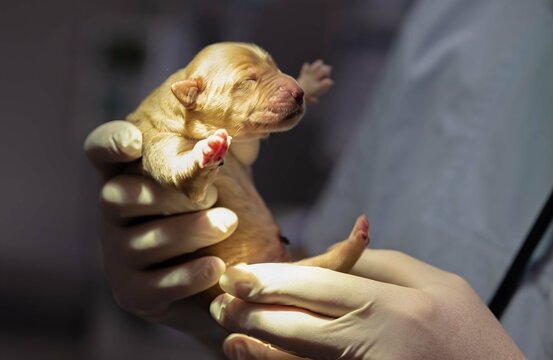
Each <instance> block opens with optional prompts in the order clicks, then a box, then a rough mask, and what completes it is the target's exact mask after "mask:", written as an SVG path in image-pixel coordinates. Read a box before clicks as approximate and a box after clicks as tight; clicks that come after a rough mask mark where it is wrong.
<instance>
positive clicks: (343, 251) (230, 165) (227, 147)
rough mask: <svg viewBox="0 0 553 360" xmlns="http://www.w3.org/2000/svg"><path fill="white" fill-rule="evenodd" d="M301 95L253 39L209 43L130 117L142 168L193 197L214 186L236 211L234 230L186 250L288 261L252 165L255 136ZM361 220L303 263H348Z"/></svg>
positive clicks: (288, 124)
mask: <svg viewBox="0 0 553 360" xmlns="http://www.w3.org/2000/svg"><path fill="white" fill-rule="evenodd" d="M303 99H304V92H303V90H302V89H301V87H300V86H299V84H298V83H297V81H296V80H295V79H293V78H292V77H290V76H289V75H286V74H284V73H282V72H281V71H280V70H279V69H278V67H277V65H276V64H275V62H274V61H273V59H272V58H271V56H270V55H269V54H268V53H267V52H265V51H264V50H262V49H261V48H259V47H258V46H256V45H253V44H244V43H217V44H213V45H210V46H208V47H206V48H204V49H203V50H201V51H200V52H199V53H198V54H197V55H196V56H195V57H194V59H193V60H192V61H191V62H190V63H189V64H188V66H187V67H185V68H184V69H181V70H179V71H177V72H176V73H175V74H173V75H172V76H170V77H169V78H168V79H167V80H166V81H165V82H164V83H163V84H161V86H160V87H159V88H157V89H156V90H155V91H154V92H153V93H152V94H151V95H150V96H148V97H147V98H146V99H145V100H144V101H143V102H142V104H141V105H140V106H139V107H138V109H137V110H136V111H135V112H133V113H132V114H130V115H129V116H128V118H127V119H128V120H129V121H131V122H132V123H134V124H135V125H137V126H138V128H139V129H140V130H141V131H142V134H143V157H142V161H141V164H140V166H141V171H142V172H143V173H144V174H146V175H148V176H151V177H152V178H154V179H155V180H157V181H158V182H159V183H161V184H163V185H164V186H167V187H171V188H174V189H177V190H179V191H182V192H184V193H185V194H186V195H187V196H188V197H189V198H190V199H192V200H195V201H199V200H201V199H203V198H204V197H205V195H206V191H207V188H208V187H209V185H211V184H214V185H215V187H216V188H217V190H218V200H217V203H216V206H222V207H226V208H229V209H231V210H233V211H234V212H235V213H236V214H237V215H238V219H239V224H238V228H237V229H236V231H235V233H234V234H233V235H232V236H230V237H229V238H228V239H227V240H225V241H223V242H221V243H219V244H216V245H213V246H210V247H207V248H204V249H201V250H199V251H197V252H196V253H194V254H193V256H194V257H198V256H204V255H216V256H219V257H220V258H222V259H223V260H224V261H225V262H226V263H227V265H233V264H236V263H240V262H247V263H256V262H281V261H287V260H288V254H287V251H286V250H285V248H284V246H283V243H282V242H281V237H280V231H279V227H278V225H277V224H276V222H275V220H274V219H273V217H272V215H271V213H270V211H269V210H268V209H267V206H266V205H265V203H264V201H263V199H262V198H261V197H260V196H259V194H258V192H257V190H256V189H255V186H254V184H253V181H252V177H251V169H250V166H251V165H252V164H253V162H254V161H255V159H256V157H257V152H258V149H259V140H260V139H263V138H265V137H267V136H268V135H269V134H270V133H273V132H279V131H286V130H288V129H290V128H292V127H293V126H294V125H296V124H297V123H298V122H299V121H300V119H301V117H302V116H303V114H304V112H305V104H304V101H303ZM231 140H232V146H231ZM223 163H224V165H223ZM365 223H366V220H364V219H360V220H358V222H357V223H356V225H355V227H354V231H352V234H351V235H350V238H349V239H347V240H346V241H344V242H343V243H341V244H340V245H339V246H337V247H334V248H333V250H331V251H329V253H327V254H325V255H323V256H319V257H316V258H312V259H306V260H304V261H303V263H305V264H310V265H318V266H325V267H330V268H333V269H336V270H340V271H348V270H349V269H350V268H351V267H352V266H353V264H354V263H355V262H356V261H357V259H358V257H359V256H360V254H361V252H362V250H363V249H364V247H365V245H366V239H367V231H368V224H365ZM187 258H188V257H186V256H184V258H180V259H179V261H183V260H186V259H187Z"/></svg>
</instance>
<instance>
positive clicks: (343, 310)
mask: <svg viewBox="0 0 553 360" xmlns="http://www.w3.org/2000/svg"><path fill="white" fill-rule="evenodd" d="M219 286H221V288H222V289H223V290H224V291H225V292H227V293H229V294H232V295H234V296H236V297H238V298H240V299H244V300H246V301H251V302H256V303H265V304H280V305H291V306H296V307H300V308H303V309H307V310H310V311H313V312H316V313H319V314H322V315H326V316H330V317H340V316H342V315H345V314H347V313H349V312H351V311H353V310H356V309H359V308H361V307H363V306H364V305H365V304H366V303H367V302H368V301H377V300H378V297H379V294H383V293H385V292H387V291H389V289H388V288H389V287H395V286H394V285H389V284H384V283H379V282H376V281H373V280H370V279H364V278H361V277H358V276H353V275H350V274H344V273H340V272H336V271H332V270H328V269H323V268H318V267H311V266H300V265H292V264H285V263H272V264H269V263H267V264H252V265H237V266H233V267H230V268H227V271H226V272H225V273H224V274H223V275H222V276H221V278H220V279H219ZM329 289H330V291H329ZM344 294H351V296H344Z"/></svg>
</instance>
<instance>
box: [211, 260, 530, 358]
mask: <svg viewBox="0 0 553 360" xmlns="http://www.w3.org/2000/svg"><path fill="white" fill-rule="evenodd" d="M354 273H355V274H356V275H352V274H343V273H338V272H334V271H330V270H326V269H322V268H316V267H308V266H297V265H290V264H256V265H241V266H237V267H232V268H229V269H227V271H226V272H225V274H224V275H223V276H222V277H221V279H220V281H219V284H220V285H221V287H222V288H223V290H225V291H226V292H227V293H225V294H223V295H220V296H219V297H218V298H216V299H215V300H214V301H213V303H212V305H211V313H212V315H213V317H214V318H215V319H217V321H218V322H219V323H220V324H221V325H223V326H224V327H225V328H227V329H229V330H230V331H233V332H236V334H232V335H230V336H229V337H228V338H227V339H226V340H225V342H224V345H223V350H224V352H225V354H226V355H227V356H228V357H229V358H231V359H238V358H240V359H280V360H286V359H289V360H291V359H300V358H304V357H309V358H313V359H338V358H340V359H342V358H347V359H415V360H416V359H425V360H428V359H452V360H454V359H524V355H523V354H522V353H521V352H520V350H519V349H518V348H517V346H516V345H515V343H514V342H513V340H512V339H511V338H510V337H509V335H508V334H507V333H506V332H505V330H504V329H503V328H502V326H501V324H500V323H499V322H498V321H497V320H496V319H495V317H494V316H493V315H492V313H491V312H490V311H489V310H488V308H487V307H486V305H485V304H484V303H483V302H482V301H481V299H480V298H479V297H478V295H477V294H476V293H475V292H474V290H473V289H472V288H471V287H470V285H469V284H468V283H466V282H465V281H464V280H463V279H462V278H461V277H459V276H456V275H454V274H451V273H448V272H445V271H442V270H440V269H437V268H434V267H432V266H430V265H428V264H426V263H423V262H421V261H419V260H416V259H414V258H412V257H409V256H407V255H405V254H402V253H399V252H396V251H386V250H366V251H365V252H364V254H363V256H362V258H361V260H360V261H359V262H358V263H357V265H356V266H355V268H354ZM268 344H272V345H273V346H270V345H268Z"/></svg>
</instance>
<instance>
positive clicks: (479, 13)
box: [302, 0, 553, 359]
mask: <svg viewBox="0 0 553 360" xmlns="http://www.w3.org/2000/svg"><path fill="white" fill-rule="evenodd" d="M414 6H415V8H413V9H412V11H411V13H410V16H409V18H408V19H407V22H406V23H405V25H404V27H403V29H402V32H401V35H400V37H399V39H398V42H397V44H396V47H395V49H394V52H393V55H392V58H391V61H390V63H389V66H388V67H387V70H386V73H385V76H384V77H383V78H382V83H381V84H380V86H379V87H378V90H377V94H376V95H375V97H373V99H372V100H371V102H370V106H368V108H367V111H366V113H365V114H366V115H365V118H364V119H362V121H361V125H360V127H359V128H358V129H352V132H351V137H350V140H349V143H347V144H344V146H345V149H344V151H343V154H342V156H341V160H340V161H339V164H338V165H337V167H336V168H335V171H334V176H333V177H332V179H331V180H330V182H329V184H328V186H327V187H326V189H325V191H324V193H323V195H322V196H321V198H320V201H318V203H317V204H316V206H315V207H314V208H313V209H312V211H311V212H310V215H309V220H308V222H307V225H306V226H305V227H304V232H303V234H302V239H303V240H302V241H304V244H305V245H309V246H310V250H311V251H312V252H314V253H315V252H321V251H324V249H326V247H327V246H328V245H330V244H331V243H334V242H335V241H338V240H341V239H343V238H344V237H345V235H347V234H348V233H349V231H350V229H351V226H352V225H353V222H354V220H355V218H356V216H358V215H359V214H360V213H366V214H367V215H368V217H369V222H370V223H371V233H372V240H373V242H372V244H371V245H370V246H371V247H373V248H390V249H398V250H401V251H404V252H406V253H408V254H411V255H413V256H415V257H417V258H420V259H422V260H424V261H427V262H429V263H431V264H434V265H436V266H438V267H441V268H444V269H446V270H449V271H452V272H455V273H458V274H460V275H462V276H463V277H465V278H466V279H467V280H468V281H469V282H470V283H471V284H472V285H473V287H474V288H475V289H476V290H477V292H478V293H479V294H480V295H481V296H482V297H483V298H484V299H486V300H488V299H489V298H490V296H491V295H492V293H493V291H494V290H495V288H496V286H497V284H498V283H499V282H500V280H501V278H502V276H503V274H504V272H505V270H506V268H507V267H508V265H509V263H510V261H511V259H512V257H513V256H514V254H515V253H516V251H517V249H518V248H519V246H520V245H521V243H522V240H523V238H524V236H525V235H526V233H527V231H528V229H529V227H530V226H531V224H532V222H533V221H534V218H535V217H536V216H537V213H538V211H539V210H540V208H541V206H542V205H543V203H544V201H545V199H546V197H547V195H548V193H549V191H550V190H551V189H552V188H553V3H552V2H551V1H548V0H523V1H522V0H421V1H418V2H416V3H415V5H414ZM351 106H363V104H351ZM335 121H340V119H335ZM550 234H551V232H550ZM549 240H551V236H550V235H549V236H548V243H549V244H551V242H550V241H549ZM545 245H546V247H547V244H545ZM552 247H553V246H552V245H549V249H542V250H541V251H540V253H541V254H542V256H541V258H540V259H539V260H540V263H539V264H540V266H535V267H533V268H532V274H531V276H528V277H527V278H526V280H525V283H524V285H523V287H522V289H521V290H520V291H519V292H518V293H517V295H516V297H515V298H514V300H513V302H512V304H511V306H510V307H509V308H508V309H507V312H506V313H505V315H504V321H503V323H504V325H505V326H506V328H507V329H508V331H509V333H510V334H511V335H512V336H513V338H514V339H515V341H516V342H517V343H518V345H519V346H520V347H521V348H522V350H523V351H524V352H525V354H526V355H527V356H528V357H529V358H530V359H553V259H552V257H553V255H552V252H553V251H552V249H551V248H552ZM547 250H549V251H547Z"/></svg>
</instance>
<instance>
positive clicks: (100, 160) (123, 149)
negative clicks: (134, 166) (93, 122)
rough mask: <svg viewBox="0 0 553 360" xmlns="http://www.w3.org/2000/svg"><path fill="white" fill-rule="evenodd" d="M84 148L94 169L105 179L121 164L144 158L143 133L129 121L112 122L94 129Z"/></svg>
mask: <svg viewBox="0 0 553 360" xmlns="http://www.w3.org/2000/svg"><path fill="white" fill-rule="evenodd" d="M83 148H84V151H85V153H86V155H87V156H88V158H89V159H90V161H91V162H92V164H93V165H94V167H96V169H97V170H98V171H99V172H100V173H101V174H102V175H104V177H110V176H111V175H112V174H113V173H114V172H115V171H116V169H118V168H119V167H120V166H121V163H128V162H131V161H134V160H136V159H139V158H140V157H141V156H142V133H141V132H140V130H138V128H137V127H136V126H134V125H133V124H131V123H129V122H127V121H122V120H116V121H110V122H108V123H105V124H103V125H100V126H98V127H97V128H96V129H94V130H93V131H92V132H91V133H90V134H89V135H88V136H87V138H86V140H85V141H84V145H83Z"/></svg>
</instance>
